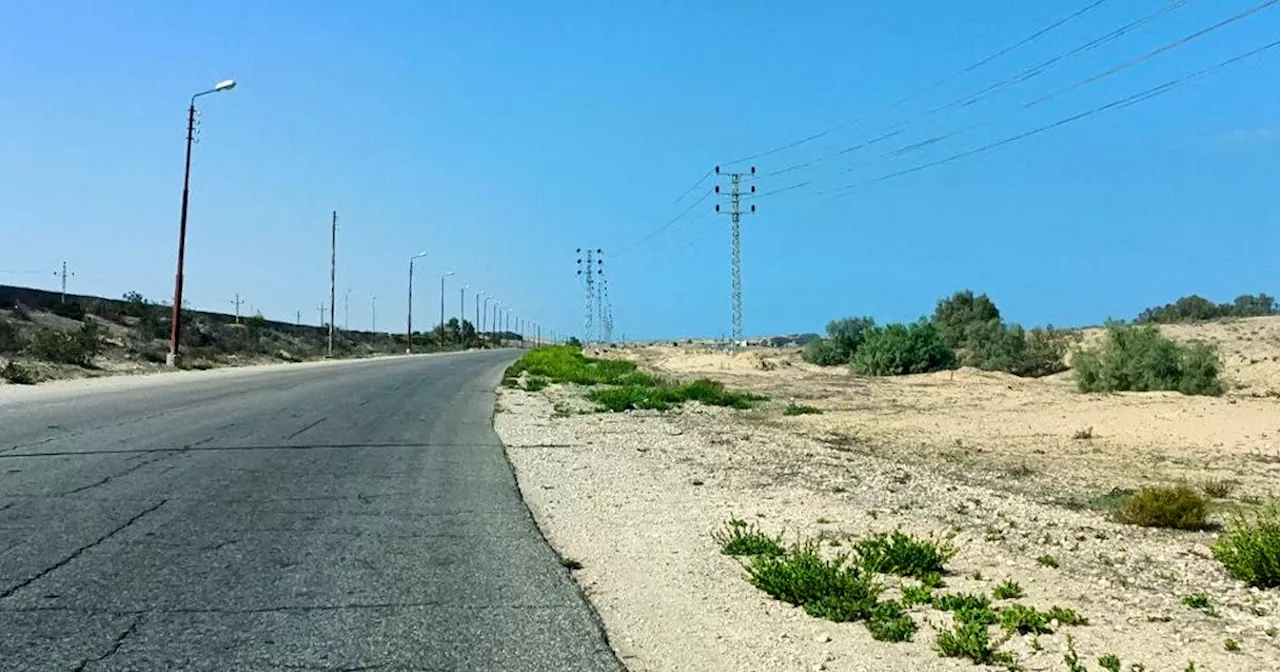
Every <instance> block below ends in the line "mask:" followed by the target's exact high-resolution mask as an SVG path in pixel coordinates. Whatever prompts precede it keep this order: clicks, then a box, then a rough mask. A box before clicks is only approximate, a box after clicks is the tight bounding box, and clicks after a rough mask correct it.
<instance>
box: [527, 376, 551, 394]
mask: <svg viewBox="0 0 1280 672" xmlns="http://www.w3.org/2000/svg"><path fill="white" fill-rule="evenodd" d="M550 384H551V381H549V380H547V379H546V378H543V377H542V376H529V377H528V378H525V379H524V389H525V390H528V391H529V392H537V391H538V390H541V389H544V388H546V386H547V385H550Z"/></svg>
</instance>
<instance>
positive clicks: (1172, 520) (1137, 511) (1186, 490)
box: [1112, 484, 1209, 530]
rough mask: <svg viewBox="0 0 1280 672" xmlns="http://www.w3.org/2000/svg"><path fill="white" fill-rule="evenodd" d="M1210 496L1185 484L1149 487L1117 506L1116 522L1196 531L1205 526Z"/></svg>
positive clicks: (1114, 514) (1114, 513) (1115, 512)
mask: <svg viewBox="0 0 1280 672" xmlns="http://www.w3.org/2000/svg"><path fill="white" fill-rule="evenodd" d="M1208 510H1209V499H1208V498H1207V497H1205V496H1204V495H1202V494H1200V493H1199V492H1197V491H1196V490H1195V489H1193V488H1191V487H1190V486H1188V485H1185V484H1179V485H1176V486H1173V487H1148V488H1143V489H1141V490H1139V491H1138V494H1136V495H1134V496H1133V497H1131V498H1129V499H1128V500H1126V501H1125V502H1124V503H1123V504H1121V505H1120V506H1118V507H1116V509H1115V511H1114V512H1113V513H1112V515H1113V516H1114V517H1115V519H1116V520H1117V521H1118V522H1121V523H1126V524H1128V525H1140V526H1142V527H1164V528H1171V529H1175V530H1199V529H1202V528H1204V526H1205V515H1206V514H1207V513H1208Z"/></svg>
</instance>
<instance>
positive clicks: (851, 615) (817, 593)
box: [747, 543, 880, 622]
mask: <svg viewBox="0 0 1280 672" xmlns="http://www.w3.org/2000/svg"><path fill="white" fill-rule="evenodd" d="M747 574H748V576H749V579H750V581H751V584H752V585H754V586H755V587H757V588H759V589H760V590H763V591H764V592H765V593H767V594H768V595H769V596H771V597H773V598H775V599H777V600H781V601H783V602H786V603H788V604H793V605H796V606H798V607H802V608H804V610H805V612H806V613H808V614H809V615H811V616H817V617H819V618H825V619H828V620H832V621H838V622H843V621H860V620H863V619H866V618H868V617H869V616H870V615H871V611H872V609H873V608H874V607H875V604H876V597H877V596H878V595H879V594H880V588H879V586H877V585H876V584H875V582H874V581H873V580H872V575H871V574H870V573H869V572H864V571H862V569H861V568H860V567H858V566H857V565H855V564H851V563H849V561H848V558H847V556H839V557H837V558H835V559H834V560H825V559H823V558H822V557H821V556H820V555H819V554H818V548H817V545H816V544H812V543H810V544H802V545H797V546H795V547H793V548H792V549H790V550H789V551H788V552H787V553H785V554H783V555H780V556H772V555H757V556H755V557H753V558H752V559H751V562H750V563H749V564H748V565H747Z"/></svg>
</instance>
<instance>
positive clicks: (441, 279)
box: [440, 271, 453, 348]
mask: <svg viewBox="0 0 1280 672" xmlns="http://www.w3.org/2000/svg"><path fill="white" fill-rule="evenodd" d="M451 275H453V271H445V272H444V273H441V274H440V347H441V348H444V279H445V278H447V277H449V276H451Z"/></svg>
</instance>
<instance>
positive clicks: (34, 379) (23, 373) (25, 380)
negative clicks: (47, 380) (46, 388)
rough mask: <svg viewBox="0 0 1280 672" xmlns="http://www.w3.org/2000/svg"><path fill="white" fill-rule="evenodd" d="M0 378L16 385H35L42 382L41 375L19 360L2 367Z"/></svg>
mask: <svg viewBox="0 0 1280 672" xmlns="http://www.w3.org/2000/svg"><path fill="white" fill-rule="evenodd" d="M0 378H3V379H4V380H7V381H9V382H10V383H13V384H14V385H35V384H36V383H38V382H40V376H38V375H37V374H36V372H35V371H32V370H31V369H28V368H27V367H25V366H22V365H20V364H18V363H17V362H9V363H8V364H5V365H4V368H2V369H0Z"/></svg>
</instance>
